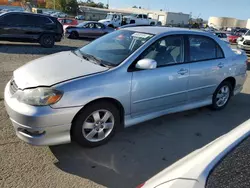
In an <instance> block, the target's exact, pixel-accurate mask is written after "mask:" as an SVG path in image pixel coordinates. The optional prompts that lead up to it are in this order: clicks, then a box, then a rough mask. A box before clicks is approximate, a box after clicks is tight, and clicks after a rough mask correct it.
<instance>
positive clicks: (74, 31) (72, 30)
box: [65, 21, 114, 39]
mask: <svg viewBox="0 0 250 188" xmlns="http://www.w3.org/2000/svg"><path fill="white" fill-rule="evenodd" d="M112 31H114V28H110V27H108V26H105V25H104V24H102V23H99V22H92V21H89V22H82V23H80V24H78V25H77V26H68V27H67V28H66V29H65V36H66V37H68V38H72V39H77V38H79V37H86V38H98V37H100V36H103V35H105V34H108V33H110V32H112Z"/></svg>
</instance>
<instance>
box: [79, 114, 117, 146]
mask: <svg viewBox="0 0 250 188" xmlns="http://www.w3.org/2000/svg"><path fill="white" fill-rule="evenodd" d="M114 123H115V120H114V116H113V114H112V113H111V112H110V111H108V110H97V111H94V112H93V113H91V114H90V115H89V116H88V117H87V118H86V120H85V121H84V123H83V126H82V134H83V136H84V137H85V138H86V139H87V140H88V141H90V142H99V141H102V140H104V139H105V138H106V137H107V136H108V135H109V134H110V133H111V131H112V130H113V127H114Z"/></svg>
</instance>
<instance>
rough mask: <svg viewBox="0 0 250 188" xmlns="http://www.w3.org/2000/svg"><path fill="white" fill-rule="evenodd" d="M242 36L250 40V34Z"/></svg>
mask: <svg viewBox="0 0 250 188" xmlns="http://www.w3.org/2000/svg"><path fill="white" fill-rule="evenodd" d="M242 37H243V38H244V39H247V40H250V35H247V36H246V35H243V36H242Z"/></svg>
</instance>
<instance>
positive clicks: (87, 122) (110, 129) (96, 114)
mask: <svg viewBox="0 0 250 188" xmlns="http://www.w3.org/2000/svg"><path fill="white" fill-rule="evenodd" d="M118 126H120V115H119V111H118V109H117V108H116V107H115V106H114V105H113V104H112V103H108V102H97V103H93V104H90V105H88V106H87V107H86V108H84V109H83V110H82V111H80V112H79V114H78V115H77V117H76V119H75V120H74V122H73V127H72V130H71V136H72V139H73V140H74V141H76V142H77V143H79V144H80V145H83V146H87V147H96V146H99V145H102V144H104V143H106V142H108V141H109V140H110V138H111V137H112V136H113V135H114V134H115V132H116V130H117V127H118Z"/></svg>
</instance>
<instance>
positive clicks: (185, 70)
mask: <svg viewBox="0 0 250 188" xmlns="http://www.w3.org/2000/svg"><path fill="white" fill-rule="evenodd" d="M177 73H178V74H180V75H184V74H186V73H188V70H187V69H180V70H179V71H178V72H177Z"/></svg>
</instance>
